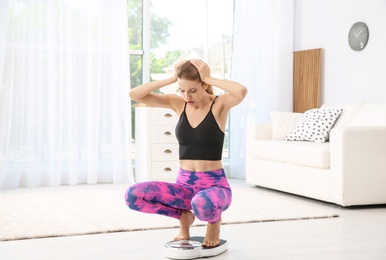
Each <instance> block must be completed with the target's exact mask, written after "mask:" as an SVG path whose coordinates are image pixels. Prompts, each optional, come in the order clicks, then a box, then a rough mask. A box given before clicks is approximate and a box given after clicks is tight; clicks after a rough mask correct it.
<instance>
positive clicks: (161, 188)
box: [125, 169, 232, 224]
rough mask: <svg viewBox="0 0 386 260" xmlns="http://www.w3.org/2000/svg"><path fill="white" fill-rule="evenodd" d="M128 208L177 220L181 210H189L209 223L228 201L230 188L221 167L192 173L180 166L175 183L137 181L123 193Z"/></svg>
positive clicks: (216, 218)
mask: <svg viewBox="0 0 386 260" xmlns="http://www.w3.org/2000/svg"><path fill="white" fill-rule="evenodd" d="M125 200H126V204H127V206H129V208H130V209H133V210H137V211H140V212H145V213H152V214H161V215H165V216H168V217H173V218H176V219H179V218H180V216H181V213H182V211H183V210H193V214H194V215H195V216H196V217H197V218H198V219H199V220H201V221H206V222H209V223H211V224H214V223H216V222H217V221H219V220H220V218H221V213H222V212H223V211H225V210H226V209H227V208H228V207H229V206H230V204H231V201H232V191H231V188H230V186H229V184H228V181H227V179H226V176H225V172H224V169H219V170H213V171H205V172H192V171H186V170H182V169H180V170H179V172H178V176H177V181H176V183H168V182H162V181H148V182H140V183H137V184H134V185H132V186H130V187H129V188H128V189H127V191H126V195H125Z"/></svg>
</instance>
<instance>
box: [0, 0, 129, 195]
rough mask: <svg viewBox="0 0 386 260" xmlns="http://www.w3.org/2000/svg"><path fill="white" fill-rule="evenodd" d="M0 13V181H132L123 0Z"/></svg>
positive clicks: (51, 1)
mask: <svg viewBox="0 0 386 260" xmlns="http://www.w3.org/2000/svg"><path fill="white" fill-rule="evenodd" d="M0 12H1V15H2V16H1V18H0V23H1V24H0V29H1V32H0V69H1V71H0V83H1V85H0V189H8V188H17V187H37V186H59V185H63V184H71V185H75V184H79V183H92V184H94V183H101V182H107V183H123V182H128V183H129V182H132V181H133V173H132V166H131V165H132V163H131V127H130V122H131V118H130V117H131V113H130V100H129V98H128V95H127V93H128V90H129V88H130V82H129V78H130V73H129V62H128V58H129V56H128V21H127V2H126V0H114V1H110V0H6V1H2V4H1V11H0ZM3 14H4V16H3ZM4 30H5V32H4Z"/></svg>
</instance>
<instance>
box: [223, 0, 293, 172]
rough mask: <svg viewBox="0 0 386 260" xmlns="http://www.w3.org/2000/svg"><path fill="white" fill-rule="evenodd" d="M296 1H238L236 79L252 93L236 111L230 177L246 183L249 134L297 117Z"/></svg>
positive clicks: (233, 70)
mask: <svg viewBox="0 0 386 260" xmlns="http://www.w3.org/2000/svg"><path fill="white" fill-rule="evenodd" d="M293 41H294V0H235V11H234V43H233V60H232V79H233V80H236V81H239V82H242V83H243V84H245V86H247V87H248V95H247V97H246V99H245V100H244V101H243V103H242V104H241V105H239V106H238V107H236V108H234V109H233V110H232V111H231V116H230V151H231V155H230V158H231V177H234V178H244V177H245V168H244V166H245V156H244V153H245V131H246V128H247V126H248V125H251V124H255V123H267V122H270V112H271V111H274V110H276V111H292V74H293V72H292V62H293Z"/></svg>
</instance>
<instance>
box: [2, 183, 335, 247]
mask: <svg viewBox="0 0 386 260" xmlns="http://www.w3.org/2000/svg"><path fill="white" fill-rule="evenodd" d="M230 184H231V186H232V190H233V202H232V205H231V206H230V208H229V209H228V210H227V211H226V212H224V213H223V216H222V219H223V224H224V225H225V224H238V223H252V222H267V221H285V220H302V219H315V218H331V217H337V214H335V213H334V210H333V208H332V207H329V206H327V205H325V204H323V203H320V202H317V201H314V200H305V199H303V198H299V197H297V196H292V195H288V194H284V193H280V192H275V191H272V190H266V189H261V188H256V187H253V186H249V185H247V184H245V183H244V182H243V181H240V180H230ZM125 190H126V185H113V184H98V185H78V186H62V187H58V188H51V187H42V188H35V189H31V188H30V189H17V190H3V191H0V241H9V240H18V239H32V238H43V237H58V236H71V235H85V234H98V233H108V232H123V231H138V230H151V229H162V228H177V227H178V224H179V222H178V220H176V219H172V218H167V217H164V216H159V215H151V214H145V213H139V212H136V211H132V210H130V209H129V208H128V207H127V206H126V204H125V201H124V194H125ZM201 225H206V223H204V222H201V221H199V220H197V219H196V221H195V223H194V224H193V226H201Z"/></svg>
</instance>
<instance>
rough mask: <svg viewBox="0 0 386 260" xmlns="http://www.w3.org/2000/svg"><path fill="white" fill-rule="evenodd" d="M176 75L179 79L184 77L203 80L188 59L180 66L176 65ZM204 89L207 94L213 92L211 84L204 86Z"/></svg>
mask: <svg viewBox="0 0 386 260" xmlns="http://www.w3.org/2000/svg"><path fill="white" fill-rule="evenodd" d="M177 77H178V78H179V79H186V80H193V81H200V82H203V81H202V80H201V77H200V72H199V71H198V69H197V68H196V67H195V66H194V65H193V64H192V63H190V61H186V62H184V63H182V64H181V65H180V66H178V68H177ZM205 91H206V92H207V93H209V94H213V88H212V86H211V85H208V87H207V88H206V90H205Z"/></svg>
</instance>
